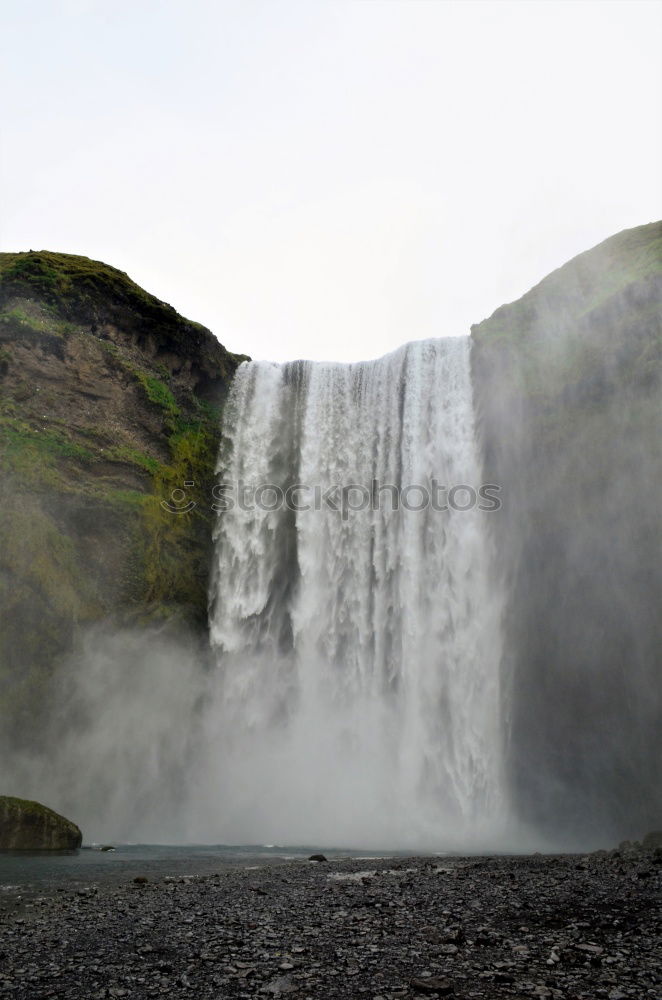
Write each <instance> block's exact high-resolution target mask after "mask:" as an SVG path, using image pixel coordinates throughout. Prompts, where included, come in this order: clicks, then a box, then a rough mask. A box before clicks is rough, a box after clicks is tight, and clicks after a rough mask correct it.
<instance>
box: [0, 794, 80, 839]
mask: <svg viewBox="0 0 662 1000" xmlns="http://www.w3.org/2000/svg"><path fill="white" fill-rule="evenodd" d="M82 840H83V835H82V833H81V832H80V830H79V829H78V827H77V826H76V824H75V823H72V822H71V820H68V819H65V817H64V816H60V815H59V813H56V812H53V810H52V809H48V808H47V807H46V806H42V805H41V804H40V803H39V802H31V801H29V800H28V799H16V798H14V797H13V796H11V795H0V850H2V851H70V850H76V849H77V848H78V847H80V845H81V843H82Z"/></svg>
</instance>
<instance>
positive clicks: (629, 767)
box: [472, 223, 662, 839]
mask: <svg viewBox="0 0 662 1000" xmlns="http://www.w3.org/2000/svg"><path fill="white" fill-rule="evenodd" d="M472 338H473V350H472V368H473V379H474V387H475V396H476V401H477V405H478V409H479V426H480V431H481V437H482V444H483V449H484V456H485V475H486V479H487V481H489V482H491V483H497V484H500V485H502V487H503V493H502V500H503V509H502V511H501V512H500V513H499V514H495V515H494V516H493V520H492V525H493V528H494V534H495V539H496V545H497V550H498V554H499V564H498V570H499V573H500V585H501V586H503V587H504V589H505V593H506V595H507V608H506V620H505V632H506V634H505V645H506V650H507V659H506V664H505V691H504V697H505V698H506V699H507V701H508V704H509V705H510V706H511V707H510V709H509V712H510V713H511V715H510V719H511V725H510V730H509V731H508V733H507V734H506V740H507V754H508V759H509V767H510V776H511V779H512V782H513V788H514V794H515V797H516V799H517V804H518V807H519V810H520V812H522V813H523V814H524V815H525V816H526V817H527V818H528V819H529V820H531V821H532V822H534V823H536V824H538V825H540V826H541V827H542V828H543V829H547V830H549V831H550V832H553V833H556V832H558V831H561V832H563V831H564V830H573V831H578V830H579V831H581V830H584V831H585V833H586V835H590V834H591V833H594V832H595V831H596V830H599V831H601V833H602V835H609V834H610V833H611V835H612V836H613V837H615V838H616V839H619V838H620V836H635V837H636V836H639V835H640V834H641V831H642V830H645V829H649V828H650V827H652V826H655V825H659V822H660V819H661V818H662V785H660V781H659V775H660V773H662V743H661V741H660V738H659V734H660V732H661V731H662V684H661V683H660V677H659V671H660V664H662V614H661V613H660V609H661V608H662V575H661V559H660V557H661V554H662V553H661V552H660V544H661V542H662V527H661V520H660V501H659V489H660V483H661V482H662V451H661V444H662V224H659V223H656V224H652V225H648V226H642V227H640V228H637V229H632V230H628V231H625V232H623V233H620V234H618V235H617V236H614V237H612V238H611V239H609V240H606V241H605V242H604V243H602V244H600V245H599V246H598V247H596V248H594V249H593V250H590V251H589V252H588V253H585V254H582V255H581V256H579V257H577V258H576V259H575V260H572V261H570V263H568V264H566V265H565V266H564V267H562V268H560V269H559V270H558V271H556V272H554V273H553V274H552V275H550V276H549V277H548V278H546V279H545V280H544V281H542V282H541V283H540V284H539V285H538V286H537V287H536V288H534V289H532V291H530V292H529V293H528V294H527V295H525V296H524V297H523V298H522V299H520V300H519V301H518V302H515V303H513V304H512V305H507V306H503V307H502V308H500V309H499V310H497V312H496V313H495V314H494V315H493V316H492V317H491V318H490V319H488V320H485V321H484V322H483V323H480V324H479V325H477V326H475V327H473V329H472Z"/></svg>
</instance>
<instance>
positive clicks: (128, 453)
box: [104, 445, 161, 475]
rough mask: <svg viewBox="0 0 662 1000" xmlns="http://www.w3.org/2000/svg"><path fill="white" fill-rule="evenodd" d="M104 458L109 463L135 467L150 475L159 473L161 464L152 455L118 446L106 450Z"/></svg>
mask: <svg viewBox="0 0 662 1000" xmlns="http://www.w3.org/2000/svg"><path fill="white" fill-rule="evenodd" d="M104 458H105V459H106V460H107V461H109V462H123V463H126V464H127V465H135V466H137V467H138V468H139V469H144V470H145V472H149V473H150V475H154V474H155V473H156V472H158V471H159V469H160V467H161V462H159V461H158V460H157V459H156V458H152V456H151V455H147V454H145V452H143V451H138V450H137V449H136V448H129V447H127V446H126V445H117V446H114V447H110V448H107V449H105V451H104Z"/></svg>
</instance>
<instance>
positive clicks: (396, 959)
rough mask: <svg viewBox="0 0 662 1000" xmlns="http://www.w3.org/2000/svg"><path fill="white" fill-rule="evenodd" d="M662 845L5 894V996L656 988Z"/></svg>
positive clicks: (595, 995) (1, 951) (275, 869)
mask: <svg viewBox="0 0 662 1000" xmlns="http://www.w3.org/2000/svg"><path fill="white" fill-rule="evenodd" d="M661 882H662V865H661V864H659V863H658V860H657V856H656V852H654V851H643V850H642V851H628V852H623V851H612V852H609V853H607V852H601V853H599V854H597V855H589V856H565V857H542V856H534V857H520V858H471V859H467V858H452V859H446V858H444V859H439V858H411V859H402V858H398V859H393V858H391V859H379V860H365V859H352V860H337V859H333V860H332V861H330V862H329V863H328V864H326V865H320V864H311V863H309V862H305V861H302V862H299V861H297V862H292V863H288V864H283V865H278V866H267V867H263V868H259V869H246V868H244V869H226V870H223V871H220V872H218V873H214V874H208V873H206V874H204V875H199V876H186V877H181V876H175V877H173V876H165V875H161V876H160V877H158V878H157V877H154V876H153V875H150V878H149V881H142V882H141V881H139V880H138V879H133V878H132V879H127V880H125V881H123V882H122V883H121V884H112V885H109V884H104V885H102V886H95V885H90V886H86V887H82V888H76V889H72V890H69V889H67V890H64V891H62V890H60V891H53V892H52V893H50V894H48V895H46V896H43V897H41V898H30V899H28V900H26V899H23V900H21V899H20V898H19V897H15V898H12V899H8V900H6V901H5V902H6V903H9V904H10V907H9V909H5V911H4V913H3V914H2V916H1V918H0V919H1V924H0V995H7V996H13V997H25V998H28V997H29V998H30V1000H38V998H47V997H71V998H77V1000H78V998H81V1000H82V998H84V1000H97V998H98V1000H106V998H114V997H131V998H140V997H157V996H169V997H171V996H173V997H191V998H198V997H200V998H206V997H210V998H218V1000H221V998H225V997H228V998H234V997H236V998H249V997H250V998H252V997H255V998H258V1000H259V998H261V997H267V998H268V997H278V996H292V997H300V998H301V1000H305V998H307V997H310V998H315V1000H319V998H322V1000H325V998H329V1000H333V998H356V997H367V998H370V1000H394V998H409V1000H415V998H416V997H435V996H436V997H454V998H470V997H475V998H489V1000H496V998H499V997H514V998H519V1000H522V998H526V997H532V998H538V997H559V998H567V1000H580V998H581V1000H599V998H605V1000H626V998H635V1000H642V998H649V997H650V998H653V997H655V998H659V997H660V995H661V993H662V948H661V941H660V937H661V930H662V912H661V911H662V908H661V905H660V903H661V896H660V888H661Z"/></svg>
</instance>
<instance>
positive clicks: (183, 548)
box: [0, 252, 242, 745]
mask: <svg viewBox="0 0 662 1000" xmlns="http://www.w3.org/2000/svg"><path fill="white" fill-rule="evenodd" d="M241 360H242V359H241V358H240V357H239V356H237V355H233V354H230V353H229V352H228V351H226V350H225V348H223V347H222V346H221V344H220V343H218V341H217V340H216V339H215V338H214V336H213V335H212V334H211V333H210V332H209V331H208V330H206V329H204V327H201V326H199V325H198V324H197V323H192V322H190V321H188V320H186V319H183V318H182V317H181V316H179V315H178V314H177V313H176V312H175V310H174V309H173V308H172V307H171V306H169V305H166V304H165V303H164V302H161V301H159V300H158V299H156V298H154V297H153V296H151V295H148V294H147V293H146V292H144V291H143V290H142V289H141V288H139V287H138V286H137V285H135V284H134V283H133V282H132V281H131V280H130V279H129V278H128V277H127V276H126V275H125V274H123V273H122V272H121V271H117V270H115V269H114V268H112V267H108V266H107V265H105V264H101V263H99V262H96V261H91V260H88V259H87V258H85V257H75V256H71V255H68V254H58V253H49V252H39V253H33V252H30V253H17V254H8V253H4V254H0V468H1V470H2V476H1V477H0V537H1V538H2V544H1V545H0V732H3V733H4V734H5V735H6V736H7V737H8V738H9V739H10V740H11V741H12V743H13V744H14V745H16V744H20V743H21V742H27V741H28V740H31V739H32V737H31V736H30V734H32V733H35V732H36V731H37V730H38V728H39V725H38V722H39V711H40V707H41V706H42V705H43V706H45V705H46V702H47V696H46V694H45V691H46V686H47V683H48V679H49V677H50V676H51V675H52V674H53V673H54V671H56V670H57V668H58V664H59V662H60V660H61V659H62V657H63V656H66V655H67V654H68V652H69V651H70V650H71V648H72V647H73V646H75V644H76V642H77V638H78V636H79V635H80V634H81V630H82V629H84V628H85V626H86V625H89V624H92V623H94V622H97V621H101V620H110V621H114V622H117V623H119V624H141V625H142V624H147V623H157V624H159V625H160V624H161V623H163V622H168V621H173V619H176V620H177V622H178V623H180V624H182V625H184V626H186V627H187V628H188V629H192V630H194V631H195V630H199V631H202V630H204V629H205V628H206V613H207V574H208V562H209V557H210V550H211V528H210V522H211V517H212V511H211V502H212V501H211V499H210V491H211V487H212V484H213V476H214V464H215V459H216V451H217V446H218V441H219V437H220V415H221V407H222V403H223V399H224V394H225V391H226V387H227V385H228V382H229V380H230V378H231V376H232V374H233V372H234V370H235V368H236V367H237V365H238V363H239V362H240V361H241ZM186 483H189V484H190V483H194V486H186V485H185V484H186ZM173 490H181V491H182V492H181V493H177V494H175V501H174V502H173V503H171V507H172V510H173V511H174V513H173V512H170V511H168V510H167V509H164V507H162V506H161V501H162V500H164V501H170V500H171V496H172V493H173ZM190 502H193V503H194V504H195V506H194V507H193V508H191V509H188V504H189V503H190ZM28 723H29V725H28Z"/></svg>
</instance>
